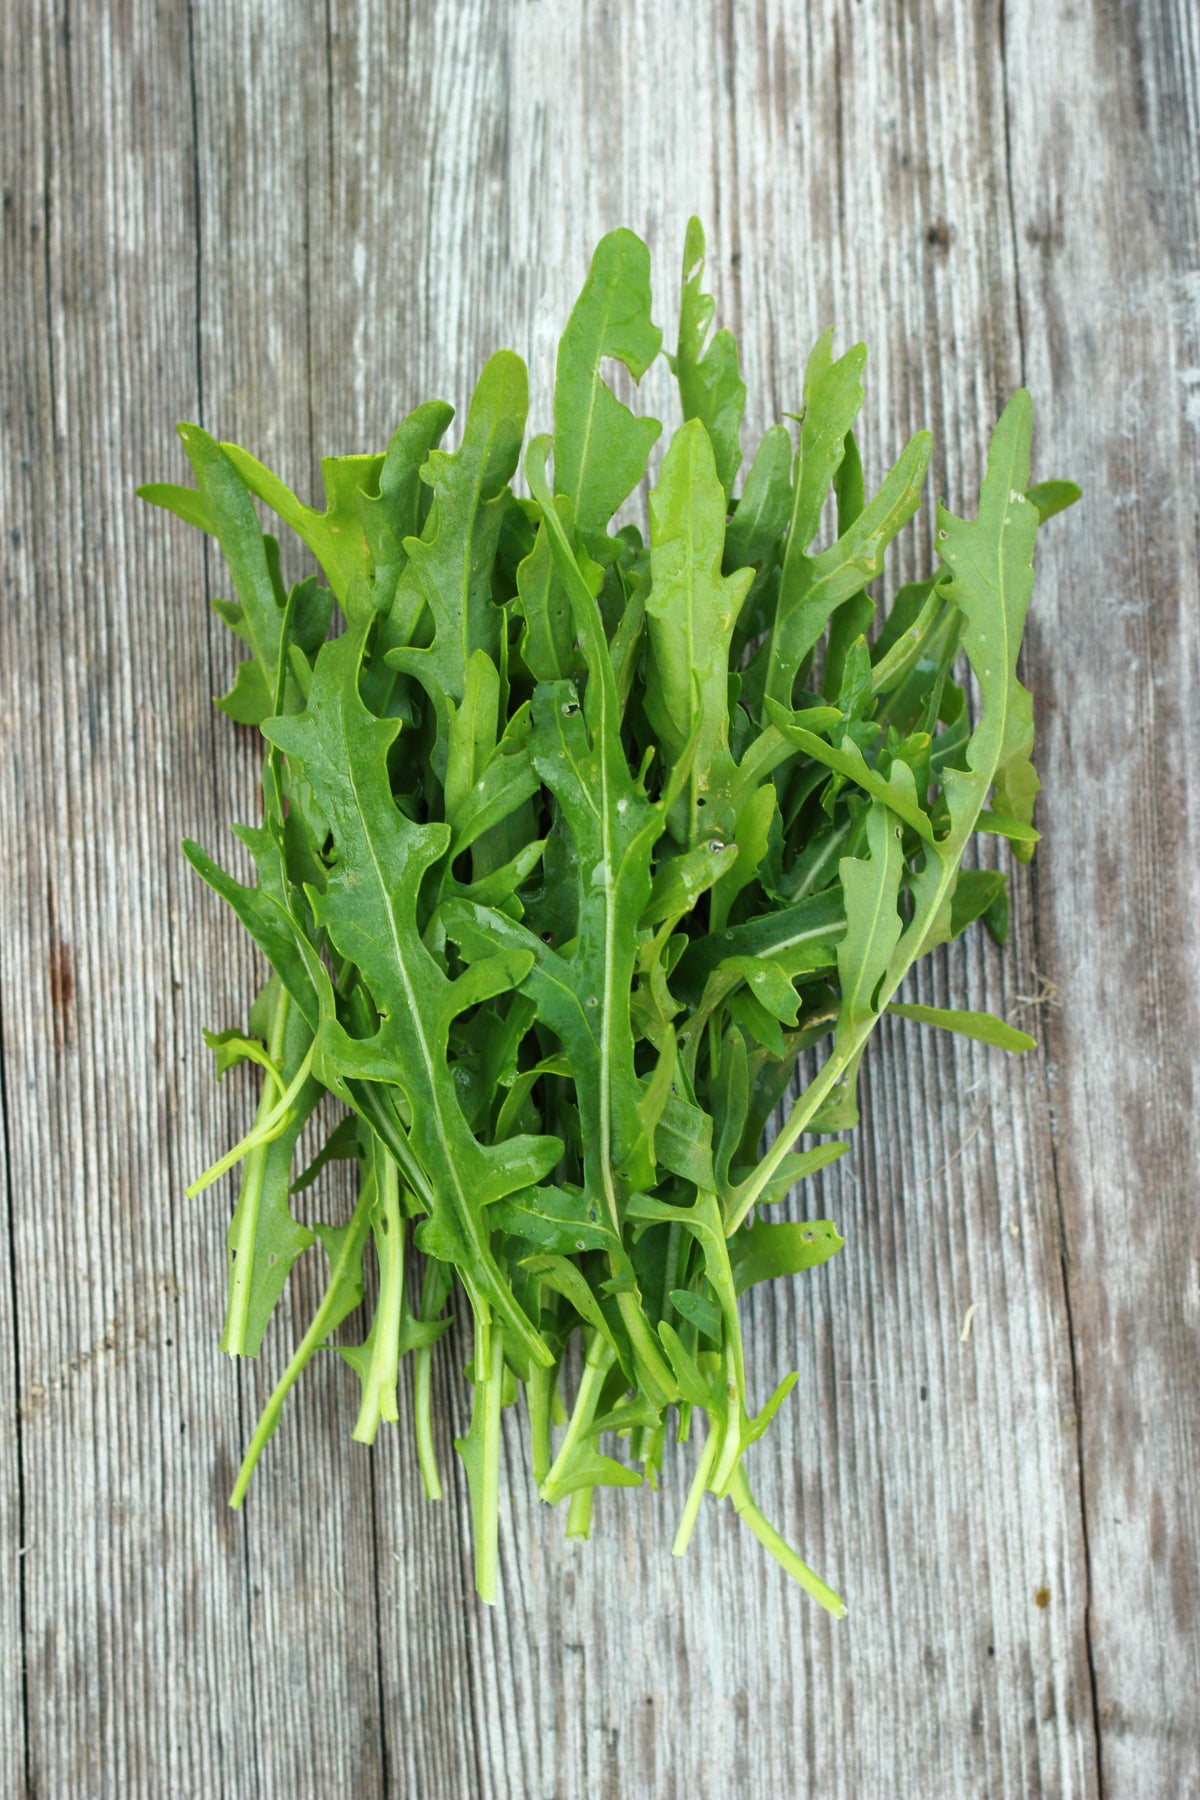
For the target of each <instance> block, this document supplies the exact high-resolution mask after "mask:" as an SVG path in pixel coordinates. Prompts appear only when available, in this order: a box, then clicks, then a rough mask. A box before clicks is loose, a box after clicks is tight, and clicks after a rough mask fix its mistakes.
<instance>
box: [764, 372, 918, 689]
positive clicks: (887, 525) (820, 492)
mask: <svg viewBox="0 0 1200 1800" xmlns="http://www.w3.org/2000/svg"><path fill="white" fill-rule="evenodd" d="M814 354H815V353H814ZM848 361H849V359H848V358H847V357H843V358H842V361H841V362H839V363H833V364H830V365H829V371H828V376H827V378H826V379H825V380H823V381H822V382H821V383H820V386H819V394H820V398H817V399H814V401H813V402H812V405H811V407H810V413H811V414H812V425H811V433H810V435H811V436H812V438H813V445H812V450H811V455H810V458H809V465H808V466H809V467H810V469H811V468H812V467H813V466H814V465H815V467H816V470H817V473H816V475H810V476H805V474H804V462H803V459H804V457H805V454H806V452H805V447H804V446H805V441H806V440H805V438H804V435H803V434H802V439H801V451H800V459H801V468H800V472H799V475H798V478H797V482H796V497H795V501H794V504H793V509H792V523H791V527H790V529H789V532H788V545H787V554H786V556H785V559H784V565H783V576H782V579H781V582H780V588H779V602H778V606H777V608H776V614H775V625H774V630H773V632H772V635H771V639H770V644H769V647H768V653H767V671H766V685H765V690H764V691H765V693H766V695H767V696H768V697H769V698H771V699H773V700H777V701H779V703H780V704H781V705H782V706H785V707H789V708H790V706H791V704H792V690H793V687H794V685H795V681H796V677H797V675H798V674H799V672H800V668H801V665H802V664H803V663H804V661H805V659H806V658H807V656H808V655H809V653H810V651H811V650H812V649H813V648H814V646H815V645H816V643H817V641H818V639H819V638H820V636H821V633H822V632H823V631H824V629H825V626H826V624H827V623H828V621H829V618H830V615H831V614H832V613H833V612H834V610H835V609H836V608H837V607H839V606H841V605H842V604H843V603H844V602H845V601H847V600H850V599H852V598H853V596H854V595H855V594H857V593H858V592H859V590H860V589H861V588H864V587H866V586H867V584H868V583H869V582H871V581H873V580H874V579H875V577H876V576H877V575H878V574H879V573H880V571H881V569H882V568H883V555H884V551H885V550H886V548H887V546H888V544H890V543H891V541H892V539H893V538H894V537H895V535H896V533H897V532H898V531H899V530H900V528H901V526H903V525H905V524H907V522H908V520H909V519H911V517H912V515H913V513H914V512H915V511H916V509H917V505H918V503H919V501H920V498H921V487H922V484H923V482H924V479H925V471H926V469H927V468H928V466H929V457H930V452H931V448H932V440H931V439H930V436H929V433H928V432H927V431H920V432H918V433H917V434H916V436H915V437H914V438H913V439H912V440H911V441H910V442H909V444H908V445H907V447H906V448H905V450H904V452H903V453H902V455H901V457H900V459H899V461H898V462H897V463H896V466H895V468H894V469H893V470H892V471H891V473H890V474H889V475H888V477H887V479H886V481H885V482H884V484H883V486H882V487H881V488H880V490H879V492H878V494H876V495H875V497H874V499H873V500H870V501H868V503H867V505H866V506H865V507H864V508H863V510H862V512H861V513H860V514H859V515H858V517H857V518H856V519H855V521H854V523H853V524H852V525H851V526H850V528H849V530H847V531H846V532H845V533H843V535H842V536H841V537H839V538H838V540H837V542H836V543H834V544H831V545H830V547H829V549H828V550H823V551H821V552H820V554H819V555H817V556H809V555H808V554H807V548H808V545H809V543H810V542H811V541H812V536H813V534H814V533H815V531H816V528H817V524H818V523H819V520H820V509H821V505H822V504H823V503H824V498H825V494H826V493H827V492H828V487H829V482H830V481H831V480H832V477H833V470H834V468H835V467H836V462H837V460H839V459H840V455H841V447H842V445H843V443H844V439H845V431H846V430H848V429H849V423H850V419H851V418H852V417H853V415H854V413H855V412H857V410H858V404H859V402H858V400H857V399H856V398H855V396H856V395H858V394H860V393H861V389H860V387H859V385H858V374H857V369H856V368H854V367H853V366H852V367H850V368H848V369H846V370H845V372H844V373H842V374H841V375H840V376H839V377H838V379H837V382H836V384H835V382H834V377H835V375H837V372H838V371H841V370H843V366H844V365H845V364H847V362H848ZM827 388H828V389H829V390H830V392H829V395H828V398H827V397H826V389H827ZM826 405H828V406H829V407H830V408H831V411H830V414H829V415H828V416H827V417H824V418H823V416H822V411H821V410H820V409H823V408H824V407H825V406H826ZM809 416H810V415H809V413H806V415H805V426H804V430H805V432H809V430H810V427H809ZM843 421H845V429H844V430H841V429H840V427H841V426H842V423H843Z"/></svg>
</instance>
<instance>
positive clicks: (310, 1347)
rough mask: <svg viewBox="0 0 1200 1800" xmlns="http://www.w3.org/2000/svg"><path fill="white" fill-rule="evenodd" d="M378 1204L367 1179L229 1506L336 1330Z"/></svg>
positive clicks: (236, 1503) (242, 1490) (242, 1496)
mask: <svg viewBox="0 0 1200 1800" xmlns="http://www.w3.org/2000/svg"><path fill="white" fill-rule="evenodd" d="M374 1205H375V1184H374V1183H373V1182H364V1183H363V1191H362V1193H361V1194H360V1196H359V1201H358V1205H357V1207H356V1208H355V1210H354V1217H353V1218H352V1219H351V1221H350V1229H349V1230H348V1231H347V1233H346V1235H345V1237H344V1238H343V1239H342V1246H341V1249H340V1250H339V1252H338V1256H337V1261H336V1262H335V1263H334V1265H333V1268H332V1269H331V1270H330V1275H329V1285H328V1287H327V1288H326V1290H325V1298H324V1299H323V1300H322V1302H321V1304H320V1306H319V1307H318V1308H317V1310H316V1312H315V1314H314V1315H313V1321H312V1324H311V1325H310V1326H309V1328H308V1330H307V1331H306V1332H305V1334H304V1336H303V1337H302V1338H301V1340H300V1342H299V1344H298V1345H297V1347H296V1353H295V1355H294V1356H293V1357H292V1360H291V1361H290V1362H289V1364H288V1366H287V1368H286V1369H285V1370H284V1372H283V1374H282V1375H281V1376H280V1378H279V1380H278V1381H277V1382H276V1384H275V1387H274V1390H273V1391H272V1394H271V1397H270V1399H269V1400H268V1401H267V1404H266V1406H265V1407H264V1408H263V1411H262V1417H261V1418H260V1419H259V1421H258V1424H257V1426H256V1427H255V1431H254V1436H253V1437H252V1438H251V1439H250V1444H249V1448H248V1449H247V1451H246V1454H245V1456H244V1457H243V1458H242V1466H241V1468H240V1469H239V1470H238V1476H237V1480H236V1481H235V1483H234V1486H233V1492H232V1494H231V1495H230V1496H229V1504H230V1506H240V1505H241V1504H242V1501H243V1500H244V1499H245V1498H246V1489H247V1488H248V1487H249V1485H250V1477H251V1475H253V1473H254V1465H255V1464H256V1463H257V1461H258V1459H259V1457H260V1456H261V1455H262V1453H263V1450H264V1449H265V1448H266V1445H267V1443H268V1442H269V1440H270V1438H271V1435H272V1433H273V1432H274V1430H275V1427H276V1426H277V1425H278V1423H279V1415H280V1413H281V1412H282V1411H283V1403H284V1401H285V1400H286V1399H287V1397H288V1394H289V1393H290V1392H291V1389H292V1388H293V1387H294V1386H295V1384H296V1382H297V1381H298V1380H299V1378H300V1376H301V1374H302V1373H303V1371H304V1368H305V1366H306V1365H307V1364H308V1363H309V1362H310V1361H311V1359H312V1357H313V1355H314V1354H315V1353H316V1351H318V1350H319V1349H320V1348H321V1345H322V1344H323V1343H324V1342H325V1339H326V1338H327V1337H328V1335H329V1333H330V1331H331V1330H332V1329H333V1324H334V1323H335V1322H336V1321H335V1320H334V1309H335V1307H336V1306H337V1305H338V1304H339V1302H340V1300H341V1282H342V1277H343V1275H344V1274H345V1272H346V1270H347V1269H349V1268H351V1267H352V1266H353V1263H354V1258H355V1257H356V1256H357V1255H358V1252H359V1246H360V1245H361V1244H362V1241H363V1239H364V1238H365V1237H366V1235H367V1232H368V1230H369V1229H370V1225H371V1212H372V1209H373V1208H374Z"/></svg>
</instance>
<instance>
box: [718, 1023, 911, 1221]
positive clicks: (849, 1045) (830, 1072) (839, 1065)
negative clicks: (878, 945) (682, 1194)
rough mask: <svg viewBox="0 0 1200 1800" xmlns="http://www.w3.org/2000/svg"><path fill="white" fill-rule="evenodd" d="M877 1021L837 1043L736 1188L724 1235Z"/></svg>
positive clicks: (766, 1181)
mask: <svg viewBox="0 0 1200 1800" xmlns="http://www.w3.org/2000/svg"><path fill="white" fill-rule="evenodd" d="M876 1023H877V1016H876V1017H873V1018H871V1019H869V1020H867V1022H866V1023H865V1024H863V1025H860V1026H859V1028H858V1030H857V1031H855V1032H853V1033H851V1035H850V1036H849V1037H847V1038H846V1040H845V1042H844V1043H842V1044H840V1045H836V1046H835V1047H834V1049H833V1050H831V1051H830V1053H829V1055H828V1056H827V1057H826V1059H825V1063H824V1065H823V1067H822V1068H821V1071H820V1073H819V1074H818V1076H817V1078H816V1080H815V1081H813V1082H812V1083H811V1085H810V1086H809V1087H807V1088H805V1090H804V1092H803V1093H802V1094H801V1095H800V1097H799V1098H798V1099H797V1101H796V1103H795V1105H794V1106H793V1107H792V1110H791V1112H790V1113H789V1114H788V1116H787V1118H786V1119H785V1120H784V1123H783V1128H782V1130H781V1131H780V1133H779V1136H778V1137H777V1138H776V1139H775V1142H774V1143H773V1144H772V1145H771V1148H770V1149H769V1150H768V1151H767V1154H766V1155H765V1156H764V1157H763V1159H762V1161H761V1162H760V1163H759V1165H758V1167H757V1168H756V1169H755V1171H754V1173H753V1174H752V1175H749V1176H747V1178H746V1180H745V1181H743V1183H742V1184H741V1186H740V1187H739V1188H735V1189H734V1202H735V1204H734V1208H733V1211H732V1213H731V1215H730V1218H729V1222H728V1224H727V1225H726V1227H725V1236H726V1237H727V1238H731V1237H732V1236H733V1234H734V1232H735V1231H736V1230H737V1229H738V1226H739V1225H740V1224H741V1223H742V1220H743V1219H744V1218H745V1217H746V1214H747V1213H748V1212H749V1211H750V1208H751V1207H752V1206H753V1205H754V1203H755V1201H756V1200H757V1199H758V1197H759V1195H760V1194H761V1193H762V1191H763V1189H764V1188H765V1187H766V1186H767V1185H768V1184H769V1182H770V1180H771V1177H772V1176H773V1175H774V1173H775V1171H776V1169H777V1168H778V1167H779V1165H780V1163H781V1162H782V1161H783V1160H784V1158H785V1157H786V1156H787V1155H788V1154H789V1153H790V1152H791V1150H792V1147H793V1145H794V1144H795V1142H796V1139H797V1138H798V1137H799V1136H800V1134H801V1132H802V1131H804V1130H806V1129H807V1126H808V1122H809V1120H810V1119H812V1118H813V1117H814V1116H815V1114H816V1113H817V1111H818V1110H819V1108H820V1105H821V1102H822V1101H823V1100H824V1099H825V1098H826V1096H827V1095H828V1094H829V1092H830V1091H831V1089H833V1088H834V1087H836V1085H837V1083H838V1081H839V1080H840V1078H841V1077H842V1076H843V1075H844V1074H845V1072H846V1070H847V1069H848V1068H849V1067H850V1065H851V1063H852V1062H853V1061H854V1058H855V1057H856V1056H857V1055H858V1053H859V1051H860V1050H861V1049H862V1047H863V1045H864V1044H865V1043H866V1041H867V1038H868V1037H869V1036H870V1034H871V1031H872V1029H873V1027H874V1026H875V1024H876Z"/></svg>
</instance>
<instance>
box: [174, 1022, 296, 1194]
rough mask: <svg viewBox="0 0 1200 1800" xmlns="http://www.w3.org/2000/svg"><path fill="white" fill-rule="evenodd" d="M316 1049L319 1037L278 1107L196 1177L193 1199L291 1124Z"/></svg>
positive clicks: (281, 1097) (187, 1190)
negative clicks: (291, 1114)
mask: <svg viewBox="0 0 1200 1800" xmlns="http://www.w3.org/2000/svg"><path fill="white" fill-rule="evenodd" d="M316 1048H317V1044H316V1039H315V1038H314V1039H313V1041H312V1043H311V1044H310V1045H309V1047H308V1054H307V1055H306V1056H305V1058H304V1061H303V1062H302V1063H301V1064H300V1067H299V1068H298V1069H297V1070H296V1073H295V1075H294V1076H293V1077H292V1081H291V1083H290V1085H289V1087H288V1088H287V1091H286V1092H285V1093H283V1094H282V1095H281V1096H280V1098H279V1099H278V1100H277V1101H276V1102H275V1104H274V1106H272V1107H271V1108H270V1110H269V1111H268V1113H267V1116H266V1118H265V1119H261V1120H260V1121H258V1122H256V1123H255V1126H254V1129H253V1130H252V1131H250V1132H249V1133H248V1134H247V1135H246V1136H245V1137H244V1138H243V1139H242V1140H241V1142H240V1143H239V1144H235V1145H234V1146H233V1149H232V1150H227V1151H226V1152H225V1154H224V1156H222V1157H220V1158H219V1159H218V1160H217V1161H216V1162H215V1163H213V1165H212V1167H211V1168H208V1169H205V1171H204V1173H203V1175H198V1176H197V1177H196V1179H195V1181H193V1183H192V1185H191V1187H190V1188H187V1189H186V1190H185V1191H186V1193H187V1197H188V1199H189V1200H194V1199H195V1198H196V1196H197V1195H198V1194H202V1193H203V1192H204V1190H205V1188H208V1187H211V1186H212V1184H213V1182H214V1181H217V1180H218V1179H219V1178H220V1177H221V1176H222V1175H223V1174H224V1173H225V1171H226V1169H232V1167H233V1165H234V1163H239V1162H241V1160H242V1158H243V1156H246V1155H248V1154H249V1152H250V1151H251V1150H254V1149H256V1148H257V1146H258V1145H259V1144H263V1145H266V1144H269V1143H270V1142H271V1140H272V1139H273V1138H277V1137H278V1136H279V1134H280V1132H281V1131H282V1130H283V1129H284V1127H285V1126H286V1124H287V1118H288V1113H289V1112H290V1111H291V1109H292V1103H293V1101H294V1100H295V1098H296V1096H297V1094H298V1093H299V1092H300V1090H301V1088H302V1087H303V1086H304V1084H305V1082H306V1081H307V1080H308V1077H309V1072H310V1070H311V1069H312V1060H313V1056H314V1055H315V1053H316Z"/></svg>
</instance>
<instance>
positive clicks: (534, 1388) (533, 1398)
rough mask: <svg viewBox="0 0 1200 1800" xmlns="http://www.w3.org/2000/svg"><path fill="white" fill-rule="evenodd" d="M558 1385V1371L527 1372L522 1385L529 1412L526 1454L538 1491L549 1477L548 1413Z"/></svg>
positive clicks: (536, 1370) (537, 1370)
mask: <svg viewBox="0 0 1200 1800" xmlns="http://www.w3.org/2000/svg"><path fill="white" fill-rule="evenodd" d="M557 1381H558V1370H557V1369H536V1368H535V1369H530V1371H529V1379H528V1380H527V1381H526V1383H525V1404H526V1406H527V1407H528V1408H529V1452H530V1463H531V1466H532V1468H533V1479H534V1482H535V1483H536V1485H537V1486H538V1487H539V1488H540V1487H541V1485H542V1483H543V1482H544V1481H545V1479H546V1477H547V1475H548V1474H549V1473H550V1413H551V1408H552V1404H553V1402H552V1398H551V1395H552V1391H553V1389H554V1387H555V1385H556V1383H557Z"/></svg>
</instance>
